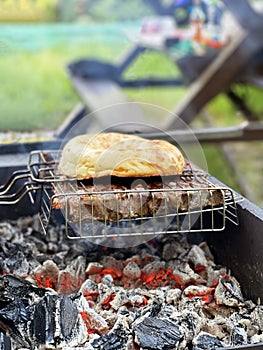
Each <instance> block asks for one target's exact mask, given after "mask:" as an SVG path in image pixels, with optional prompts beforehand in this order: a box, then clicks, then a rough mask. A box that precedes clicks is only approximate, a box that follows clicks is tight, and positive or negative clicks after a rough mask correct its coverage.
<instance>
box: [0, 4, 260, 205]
mask: <svg viewBox="0 0 263 350" xmlns="http://www.w3.org/2000/svg"><path fill="white" fill-rule="evenodd" d="M180 1H181V3H183V2H184V1H183V0H180ZM180 1H179V0H177V4H178V3H180ZM186 2H187V1H186ZM167 3H169V1H165V0H164V1H163V4H164V5H165V4H167ZM174 3H176V1H174ZM205 3H207V5H211V4H216V5H217V6H219V7H220V6H223V5H222V4H221V3H220V1H219V0H218V1H216V0H215V1H213V0H210V1H208V0H207V1H205ZM253 3H256V4H262V1H261V0H258V1H254V2H253ZM0 4H1V5H0V84H1V89H0V136H1V139H0V140H1V143H7V142H20V141H26V142H30V141H31V140H35V139H38V138H40V139H50V138H52V137H53V136H54V131H55V130H56V129H57V128H59V126H60V125H61V123H63V121H64V120H65V119H66V118H67V116H68V115H69V114H70V113H71V111H72V109H73V108H74V106H76V105H77V104H78V103H79V102H80V101H81V98H80V96H79V95H78V93H77V92H76V91H75V89H74V87H73V86H72V84H71V82H70V79H69V77H68V71H67V65H68V64H69V63H70V62H72V61H74V60H79V59H81V58H94V59H96V60H97V59H98V60H100V59H102V60H106V61H109V62H116V61H117V60H119V59H120V57H121V56H122V55H123V53H124V52H125V51H126V50H128V49H129V48H130V46H131V44H132V42H131V41H132V40H131V38H134V37H136V35H138V34H139V33H141V31H142V26H143V23H145V22H144V21H145V18H146V19H148V22H147V23H148V24H152V23H153V20H152V19H153V18H154V15H155V13H154V9H153V8H152V7H151V6H149V4H148V3H147V1H143V0H132V1H129V0H0ZM221 9H222V11H223V12H224V9H223V7H222V8H221ZM171 15H172V17H174V18H175V23H174V24H175V27H177V26H179V27H187V25H188V24H189V23H188V22H184V18H185V15H186V14H185V13H184V12H183V10H182V8H180V9H179V11H178V12H175V11H174V13H171ZM180 21H181V22H182V23H179V22H180ZM178 23H179V24H178ZM225 25H227V23H225ZM198 49H200V47H199V48H198ZM201 49H203V47H201ZM180 50H181V51H180V54H181V55H182V54H188V53H189V50H190V49H189V47H181V48H180ZM171 53H172V54H171ZM176 55H178V52H177V53H176V52H172V47H171V50H170V55H167V53H166V52H162V51H161V50H145V51H144V52H143V53H142V54H141V55H139V56H138V58H137V59H136V60H135V61H134V62H133V63H132V64H131V65H130V66H129V67H128V69H127V71H125V77H126V78H128V79H136V78H138V77H144V76H154V77H163V76H169V77H174V78H177V77H178V76H179V77H180V70H179V69H178V66H177V64H176V59H177V56H176ZM187 89H188V88H187V86H169V87H138V88H136V89H134V88H125V94H126V95H127V97H128V98H129V99H130V100H131V101H138V102H147V103H154V104H155V105H158V106H160V107H162V108H165V109H167V110H169V111H170V110H173V108H174V106H176V104H177V103H179V102H180V100H181V99H182V98H183V96H184V95H185V93H186V91H187ZM237 89H238V92H239V95H241V96H243V97H244V99H245V100H246V103H247V104H248V105H249V106H253V108H254V109H255V110H256V112H257V113H258V114H259V115H261V117H262V114H261V111H263V98H262V97H263V94H262V90H261V89H259V88H256V87H252V86H237ZM242 121H243V116H242V113H241V112H240V111H239V110H238V109H237V108H236V106H235V105H233V104H232V103H231V101H230V100H229V99H227V98H226V97H225V96H224V95H219V96H217V97H216V98H214V99H213V100H212V102H210V103H209V104H208V105H207V106H206V108H205V111H202V113H200V116H198V117H197V118H196V119H195V120H194V122H193V124H192V126H193V128H195V127H202V126H204V125H208V124H209V125H212V126H216V127H217V126H232V125H238V124H239V123H241V122H242ZM203 149H204V152H205V156H206V159H207V163H208V170H209V172H210V173H211V174H212V175H215V176H216V177H217V178H218V179H220V180H221V181H223V182H224V183H226V184H227V185H229V186H231V187H232V188H234V189H236V190H237V191H238V192H241V193H243V194H244V195H245V196H246V197H248V198H249V199H250V200H251V201H253V202H255V203H257V204H258V205H260V206H262V205H263V192H262V188H261V187H262V174H263V160H262V154H263V145H262V142H261V141H252V142H249V143H248V142H247V143H244V142H237V143H233V144H232V143H231V144H224V145H222V144H215V145H213V144H209V145H206V144H204V145H203ZM244 156H245V158H246V159H245V161H244Z"/></svg>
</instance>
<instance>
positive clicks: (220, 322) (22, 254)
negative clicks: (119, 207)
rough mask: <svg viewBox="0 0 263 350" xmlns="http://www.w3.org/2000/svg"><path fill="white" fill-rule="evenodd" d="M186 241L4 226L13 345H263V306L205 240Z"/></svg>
mask: <svg viewBox="0 0 263 350" xmlns="http://www.w3.org/2000/svg"><path fill="white" fill-rule="evenodd" d="M186 238H187V237H186V235H179V234H175V235H164V236H160V237H158V238H155V239H154V240H152V241H149V242H148V243H144V244H142V245H140V246H136V247H132V248H129V249H124V248H121V249H114V248H108V247H103V246H99V245H96V244H93V243H91V242H90V241H86V240H83V239H82V240H81V239H80V240H77V241H74V240H69V239H67V238H66V235H65V232H64V228H63V227H57V228H55V227H51V228H50V231H49V232H48V236H43V235H41V234H40V232H39V231H38V229H37V226H36V221H35V219H34V218H24V219H20V220H18V222H16V223H12V222H8V223H7V222H5V223H0V241H1V247H0V269H1V275H2V276H1V277H0V330H1V331H2V332H3V333H4V334H6V335H9V336H10V337H11V339H12V346H13V349H14V350H18V349H21V348H23V349H44V348H47V349H59V348H63V349H64V350H70V349H73V348H78V349H81V348H83V349H84V348H85V349H87V350H97V349H103V350H143V349H148V350H151V349H160V350H162V349H164V350H169V349H171V350H172V349H173V350H174V349H178V350H181V349H189V350H190V349H195V350H199V349H200V350H201V349H216V348H218V347H226V346H237V345H238V346H239V345H244V344H249V343H258V342H261V341H263V306H262V305H256V304H255V303H253V302H252V301H249V300H245V298H244V297H243V295H242V288H241V286H240V285H239V283H238V281H237V280H236V278H235V277H234V276H230V275H228V274H227V269H226V267H223V266H219V265H216V263H215V261H214V259H213V256H212V254H211V252H210V249H209V247H208V246H207V244H206V243H205V242H203V243H201V244H200V245H195V244H189V243H188V241H187V239H186ZM5 342H6V338H5ZM2 343H4V342H2ZM5 350H8V349H7V348H5Z"/></svg>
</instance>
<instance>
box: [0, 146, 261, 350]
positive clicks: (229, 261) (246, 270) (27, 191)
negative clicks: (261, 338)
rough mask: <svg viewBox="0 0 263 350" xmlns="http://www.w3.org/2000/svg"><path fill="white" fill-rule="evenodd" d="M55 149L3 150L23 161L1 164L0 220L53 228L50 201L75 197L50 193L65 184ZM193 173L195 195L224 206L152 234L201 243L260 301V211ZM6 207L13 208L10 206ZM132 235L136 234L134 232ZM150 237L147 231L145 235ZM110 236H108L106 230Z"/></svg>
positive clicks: (212, 180)
mask: <svg viewBox="0 0 263 350" xmlns="http://www.w3.org/2000/svg"><path fill="white" fill-rule="evenodd" d="M59 146H60V142H59V141H55V142H45V143H31V144H25V145H24V146H21V145H7V146H2V148H1V155H2V158H4V159H9V160H10V159H12V157H14V158H17V157H18V156H19V157H20V158H23V161H22V162H21V164H20V165H17V164H15V165H10V164H9V165H8V163H9V161H8V160H7V161H6V163H4V161H3V162H2V164H1V167H0V175H1V179H2V183H7V185H5V186H3V187H2V188H1V212H0V216H1V219H2V220H5V219H17V218H19V217H21V216H26V215H34V214H39V217H40V222H41V223H42V226H43V229H44V230H45V228H46V227H47V225H52V218H51V217H52V214H53V209H52V202H53V201H54V200H55V198H56V197H57V196H63V197H65V198H66V202H67V201H68V200H70V198H71V196H76V193H74V192H71V193H64V192H56V193H54V192H52V191H53V188H54V187H55V188H58V189H59V188H60V186H61V184H63V183H64V182H62V179H61V178H60V177H59V176H57V175H56V173H55V172H54V171H55V167H54V166H55V165H56V163H57V160H58V159H59V153H58V152H57V151H53V150H54V149H59ZM35 149H40V150H41V149H43V150H45V151H35ZM50 155H52V157H51V158H50V157H49V156H50ZM192 170H193V169H190V170H189V171H190V173H189V172H188V173H187V174H185V176H186V181H187V176H190V177H193V176H194V177H196V178H197V179H199V180H198V181H200V184H203V186H201V185H200V188H197V190H196V191H197V192H198V193H200V190H201V189H203V188H204V184H205V186H207V188H208V189H209V191H211V189H212V190H214V189H215V188H216V189H217V190H218V189H219V191H221V193H222V194H223V195H224V200H223V203H222V205H221V206H219V207H215V208H213V207H211V208H209V209H207V210H206V209H204V210H202V208H201V209H200V210H195V211H194V212H193V213H192V212H191V211H190V212H189V213H187V215H186V216H187V217H188V218H187V221H186V222H187V225H190V224H191V223H192V222H191V221H189V220H191V217H192V216H193V215H195V214H196V213H198V218H199V219H198V220H197V221H196V222H195V223H194V224H193V225H190V226H189V227H185V226H183V227H182V226H180V225H178V224H177V222H175V223H174V222H173V223H172V224H171V225H170V227H169V229H167V230H166V231H165V232H163V231H157V232H156V233H159V234H160V233H166V234H169V233H170V232H178V231H179V232H186V234H187V237H188V239H189V241H191V242H195V243H198V242H201V241H202V240H204V239H205V240H206V241H207V242H208V244H209V246H210V247H211V249H212V251H213V253H214V255H215V257H216V260H217V261H218V263H220V264H223V265H226V266H227V267H228V268H229V269H230V270H231V271H232V272H233V274H234V275H235V276H236V277H237V278H238V279H239V281H240V283H241V285H242V289H243V292H244V295H245V296H246V297H247V298H251V299H252V300H254V301H256V300H257V299H258V298H261V299H262V297H263V295H262V290H263V279H262V262H261V261H262V259H261V254H262V249H263V241H262V237H261V233H262V228H263V211H262V210H261V209H260V208H258V207H257V206H256V205H254V204H253V203H251V202H249V201H248V200H247V199H245V198H243V197H241V196H240V195H239V194H238V193H236V192H235V191H233V190H232V189H230V188H229V187H227V186H225V185H223V184H221V183H220V182H219V181H218V180H217V179H215V178H213V177H211V176H209V175H207V174H204V172H202V171H199V172H197V173H195V172H193V173H192V172H191V171H192ZM63 181H64V179H63ZM215 186H216V187H215ZM10 191H11V192H10ZM184 191H186V194H187V193H188V191H189V190H188V189H185V190H184ZM5 196H7V197H5ZM10 203H12V204H13V205H12V206H10ZM7 204H8V205H7ZM10 208H12V210H10ZM55 212H56V211H55ZM177 214H178V215H179V217H180V215H184V217H185V213H184V214H181V213H177ZM176 217H177V215H176ZM189 217H190V219H189ZM59 220H63V221H65V223H66V226H70V217H68V216H67V215H66V214H65V213H64V216H62V217H59ZM175 221H176V220H175ZM103 224H104V223H103ZM117 228H118V225H117ZM78 229H79V227H78ZM180 230H181V231H180ZM66 232H67V234H68V236H69V238H75V236H74V235H73V236H72V237H71V233H70V232H71V231H70V229H69V228H68V230H67V231H66ZM91 232H92V234H91V237H92V235H93V236H94V238H96V237H95V236H96V235H95V234H94V232H93V231H92V230H91ZM129 232H131V231H129ZM132 233H133V234H138V231H137V232H136V231H135V232H132ZM152 233H153V232H149V233H148V234H152ZM115 234H116V233H115ZM146 234H147V232H146ZM108 235H111V231H110V230H109V231H108ZM85 237H86V238H87V236H85V232H83V231H81V230H79V231H78V234H77V238H85ZM88 238H90V236H89V237H88ZM238 348H240V349H241V348H242V349H263V344H262V343H260V344H255V345H247V346H236V347H235V349H238ZM229 349H230V348H229Z"/></svg>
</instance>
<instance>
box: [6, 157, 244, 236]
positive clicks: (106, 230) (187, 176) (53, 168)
mask: <svg viewBox="0 0 263 350" xmlns="http://www.w3.org/2000/svg"><path fill="white" fill-rule="evenodd" d="M59 159H60V152H59V151H57V150H54V151H50V150H49V151H33V152H31V153H30V156H29V162H28V168H27V169H26V170H21V171H18V172H14V173H13V175H12V176H11V178H10V179H9V181H8V182H7V183H6V184H5V185H3V186H1V187H0V204H17V203H18V202H19V201H20V200H22V199H23V197H25V196H29V199H30V201H31V203H32V204H34V205H36V204H38V205H39V211H38V215H39V219H40V223H41V226H42V228H43V230H44V232H46V230H47V228H48V225H49V224H50V221H51V220H52V215H53V213H56V212H58V211H60V213H62V214H63V216H64V222H65V227H66V234H67V236H68V237H69V238H72V239H78V238H94V239H95V238H107V237H112V238H116V237H118V236H121V237H125V236H129V237H132V236H138V235H140V236H149V235H156V234H164V233H177V232H204V231H206V232H210V231H211V232H213V231H222V230H224V229H225V225H226V221H231V222H232V223H234V224H235V225H238V217H237V208H236V202H237V201H239V200H241V198H240V197H238V196H237V195H236V194H235V193H234V192H233V191H232V190H231V189H229V188H227V187H222V186H220V185H218V184H215V183H213V181H212V179H211V177H209V176H208V174H206V173H205V172H203V171H201V170H199V169H193V167H192V166H191V164H190V163H188V165H187V167H186V168H185V170H184V172H183V174H181V175H177V176H174V177H173V178H172V179H171V178H169V179H165V180H163V179H162V183H161V185H160V181H159V182H158V181H157V184H156V183H155V185H153V184H147V183H145V184H142V183H137V185H136V186H134V187H132V186H129V187H124V186H123V185H112V184H110V185H109V184H106V185H105V184H103V183H99V184H97V185H95V186H94V184H90V183H87V182H85V181H82V180H79V179H68V178H66V177H64V176H61V175H60V174H59V173H58V172H57V165H58V162H59ZM21 181H22V184H21V185H20V186H16V185H17V183H19V182H21Z"/></svg>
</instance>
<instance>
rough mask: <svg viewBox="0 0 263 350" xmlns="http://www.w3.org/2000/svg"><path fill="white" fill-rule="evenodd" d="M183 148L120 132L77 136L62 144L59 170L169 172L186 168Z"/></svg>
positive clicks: (79, 174)
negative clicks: (181, 150)
mask: <svg viewBox="0 0 263 350" xmlns="http://www.w3.org/2000/svg"><path fill="white" fill-rule="evenodd" d="M184 166H185V160H184V157H183V155H182V153H181V152H180V150H179V149H178V148H177V147H176V146H174V145H172V144H170V143H169V142H167V141H164V140H147V139H144V138H142V137H139V136H135V135H127V134H121V133H101V134H96V135H94V134H86V135H80V136H77V137H74V138H73V139H71V140H70V141H69V142H68V143H67V144H66V145H65V147H64V148H63V150H62V154H61V158H60V162H59V166H58V171H59V173H60V174H62V175H65V176H67V177H70V178H72V177H73V178H78V179H91V178H99V177H103V176H117V177H149V176H170V175H177V174H181V173H182V172H183V169H184Z"/></svg>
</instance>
